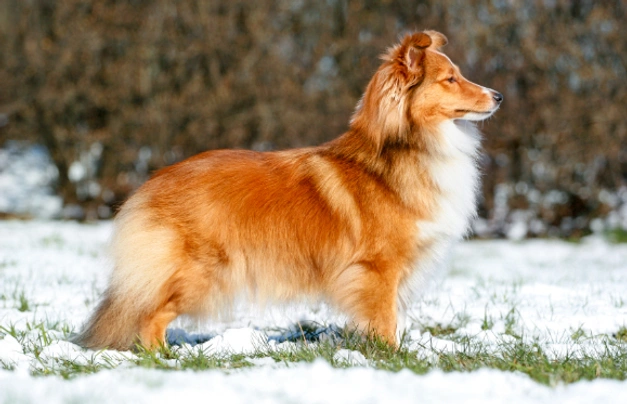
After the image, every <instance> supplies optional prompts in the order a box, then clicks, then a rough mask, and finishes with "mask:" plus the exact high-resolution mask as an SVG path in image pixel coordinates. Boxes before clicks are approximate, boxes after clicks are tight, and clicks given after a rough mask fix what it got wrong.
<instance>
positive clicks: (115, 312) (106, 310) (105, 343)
mask: <svg viewBox="0 0 627 404" xmlns="http://www.w3.org/2000/svg"><path fill="white" fill-rule="evenodd" d="M125 300H126V299H124V298H122V297H120V296H116V293H115V291H112V290H111V289H108V290H107V291H106V292H105V294H104V297H103V299H102V300H101V301H100V303H99V304H98V307H97V308H96V310H95V311H94V313H93V314H92V316H91V318H90V319H89V320H88V321H87V323H86V324H85V326H84V328H83V330H82V331H81V332H80V333H79V334H78V335H76V336H75V337H73V338H72V342H73V343H75V344H77V345H80V346H82V347H83V348H90V349H101V348H111V349H117V350H127V349H130V348H132V347H133V345H134V344H135V343H136V342H137V336H138V334H139V332H140V328H139V327H140V321H141V317H142V316H141V312H142V311H144V308H141V307H137V306H133V304H132V303H131V302H127V301H125Z"/></svg>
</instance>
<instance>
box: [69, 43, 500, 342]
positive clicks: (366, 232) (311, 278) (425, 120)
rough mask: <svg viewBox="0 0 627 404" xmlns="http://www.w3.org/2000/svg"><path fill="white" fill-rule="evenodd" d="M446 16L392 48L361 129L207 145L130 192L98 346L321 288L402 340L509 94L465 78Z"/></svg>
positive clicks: (365, 102) (364, 104)
mask: <svg viewBox="0 0 627 404" xmlns="http://www.w3.org/2000/svg"><path fill="white" fill-rule="evenodd" d="M446 42H447V39H446V37H445V36H444V35H442V34H440V33H438V32H435V31H424V32H418V33H414V34H411V35H407V36H405V38H404V39H403V40H402V42H401V43H400V44H398V45H396V46H394V47H393V48H391V49H390V50H389V51H388V52H387V54H385V55H384V56H383V63H382V64H381V67H380V68H379V69H378V70H377V72H376V73H375V74H374V77H373V78H372V80H371V81H370V83H369V84H368V86H367V88H366V91H365V93H364V95H363V98H362V99H361V101H360V102H359V104H358V105H357V109H356V111H355V113H354V116H353V117H352V120H351V122H350V127H349V129H348V131H347V132H346V133H344V134H343V135H341V136H340V137H338V138H337V139H335V140H333V141H331V142H328V143H326V144H323V145H321V146H317V147H311V148H303V149H295V150H287V151H276V152H263V153H262V152H253V151H242V150H216V151H208V152H205V153H202V154H199V155H197V156H194V157H192V158H190V159H188V160H185V161H183V162H180V163H178V164H174V165H172V166H170V167H167V168H164V169H162V170H160V171H158V172H157V173H156V174H155V175H154V176H153V177H152V178H151V179H150V180H149V181H148V182H146V183H145V184H144V185H143V186H142V187H141V188H139V190H138V191H137V192H136V193H135V194H134V195H133V196H132V197H131V198H130V199H129V200H128V201H127V202H126V203H125V204H124V205H123V206H122V208H121V210H120V212H119V214H118V215H117V218H116V220H115V232H114V237H113V241H112V250H113V259H114V270H113V273H112V275H111V278H110V284H109V286H108V288H107V290H106V292H105V293H104V296H103V299H102V301H101V302H100V304H99V306H98V307H97V309H96V311H95V313H94V314H93V315H92V317H91V319H90V320H89V321H88V323H87V325H86V326H85V329H84V330H83V331H82V333H81V334H80V335H78V337H77V338H76V341H77V342H78V343H79V344H81V345H82V346H84V347H89V348H102V347H109V348H114V349H129V348H131V347H133V346H134V345H135V344H136V343H139V344H142V345H143V346H145V347H148V348H150V347H155V346H157V345H159V344H161V343H163V342H164V338H165V330H166V327H167V325H168V324H169V323H170V322H171V321H172V320H174V319H175V318H176V317H178V316H179V315H182V314H187V315H207V314H209V315H211V314H217V313H219V312H220V311H221V309H224V308H225V307H228V306H229V305H230V304H231V303H232V301H233V299H234V298H235V297H237V296H240V295H242V294H243V295H245V296H248V297H249V298H251V299H253V301H254V302H260V303H262V302H285V301H289V300H293V299H296V298H300V297H304V296H313V297H320V298H322V299H324V300H325V301H326V302H328V303H330V304H331V305H333V306H335V307H336V308H338V309H340V310H341V311H343V312H344V313H346V314H348V315H349V316H350V318H351V319H352V321H354V325H355V326H356V327H358V328H359V329H360V330H362V331H364V332H373V333H375V334H376V335H378V336H380V337H382V338H383V339H385V340H387V341H388V342H389V343H391V344H394V343H395V340H396V337H395V334H396V327H397V319H398V316H399V313H402V312H403V310H404V309H405V308H406V307H407V305H408V303H409V301H410V297H411V294H412V293H411V292H412V289H414V288H413V286H415V284H416V283H419V280H420V278H421V277H422V275H424V273H425V272H426V271H429V270H430V269H432V268H434V267H435V266H437V264H438V263H439V262H441V261H442V259H443V258H444V256H445V255H446V253H447V251H448V250H449V247H450V246H451V244H452V242H454V241H455V240H458V239H460V238H461V237H463V235H464V234H465V233H466V232H467V229H468V226H469V220H470V219H471V218H472V217H473V216H474V215H475V210H476V208H475V205H476V203H475V196H476V192H477V187H478V170H477V164H476V159H477V154H478V146H479V141H480V138H479V134H478V132H477V131H476V129H475V127H474V126H473V125H472V124H471V123H469V122H468V121H479V120H483V119H485V118H487V117H489V116H490V115H492V114H493V113H494V112H495V111H496V110H497V109H498V107H499V105H500V103H501V101H502V99H503V97H502V96H501V94H499V93H498V92H496V91H494V90H490V89H487V88H485V87H481V86H479V85H477V84H474V83H472V82H470V81H468V80H466V79H465V78H464V77H463V76H462V75H461V73H460V71H459V69H458V68H457V66H455V65H454V64H453V63H452V62H451V61H450V59H449V58H448V57H447V56H445V55H444V54H443V53H441V52H440V48H441V47H442V46H443V45H445V44H446Z"/></svg>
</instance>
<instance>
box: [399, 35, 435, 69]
mask: <svg viewBox="0 0 627 404" xmlns="http://www.w3.org/2000/svg"><path fill="white" fill-rule="evenodd" d="M405 44H406V46H407V51H406V53H405V61H406V64H407V67H408V68H409V70H412V71H416V70H419V69H420V65H421V64H422V60H423V59H424V57H425V52H424V49H426V48H428V47H429V46H431V37H430V36H429V35H427V34H425V33H424V32H418V33H416V34H413V35H411V36H409V37H408V38H406V40H405Z"/></svg>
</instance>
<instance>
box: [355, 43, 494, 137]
mask: <svg viewBox="0 0 627 404" xmlns="http://www.w3.org/2000/svg"><path fill="white" fill-rule="evenodd" d="M447 42H448V41H447V39H446V37H445V36H444V35H442V34H441V33H439V32H436V31H424V32H417V33H413V34H409V35H406V36H405V38H403V40H402V41H401V43H400V44H398V45H396V46H394V47H393V48H391V49H389V51H388V52H387V53H386V54H385V55H383V56H382V59H383V64H382V65H381V67H380V68H379V70H378V71H377V73H376V74H375V75H374V77H373V78H372V80H371V82H370V83H369V84H368V88H367V89H366V92H365V94H364V97H363V99H362V100H361V102H360V104H359V105H358V107H357V111H356V113H355V116H354V117H353V124H354V125H360V126H361V125H362V124H367V125H368V126H369V127H370V129H374V128H372V126H373V125H378V128H377V129H379V131H383V132H386V133H387V135H388V136H395V137H403V136H405V135H406V134H407V133H408V131H409V130H410V129H411V128H412V127H415V126H420V127H432V126H437V125H438V124H440V123H442V122H444V121H447V120H456V119H464V120H472V121H479V120H483V119H486V118H488V117H489V116H490V115H492V114H493V113H494V112H495V111H496V110H497V109H498V108H499V105H500V104H501V101H502V100H503V96H502V95H501V94H500V93H498V92H496V91H494V90H491V89H489V88H486V87H482V86H480V85H478V84H475V83H472V82H471V81H469V80H467V79H466V78H464V76H462V74H461V72H460V70H459V68H458V67H457V66H456V65H455V64H453V62H451V60H450V59H449V58H448V57H447V56H446V55H444V54H443V53H442V52H441V51H440V48H441V47H442V46H444V45H446V43H447Z"/></svg>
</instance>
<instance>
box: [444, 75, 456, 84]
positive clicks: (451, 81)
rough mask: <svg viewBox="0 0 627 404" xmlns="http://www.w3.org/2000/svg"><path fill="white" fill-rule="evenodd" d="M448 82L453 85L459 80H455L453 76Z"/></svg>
mask: <svg viewBox="0 0 627 404" xmlns="http://www.w3.org/2000/svg"><path fill="white" fill-rule="evenodd" d="M446 81H448V82H449V83H451V84H453V83H455V81H457V80H455V77H453V76H451V77H449V78H448V79H446Z"/></svg>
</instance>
